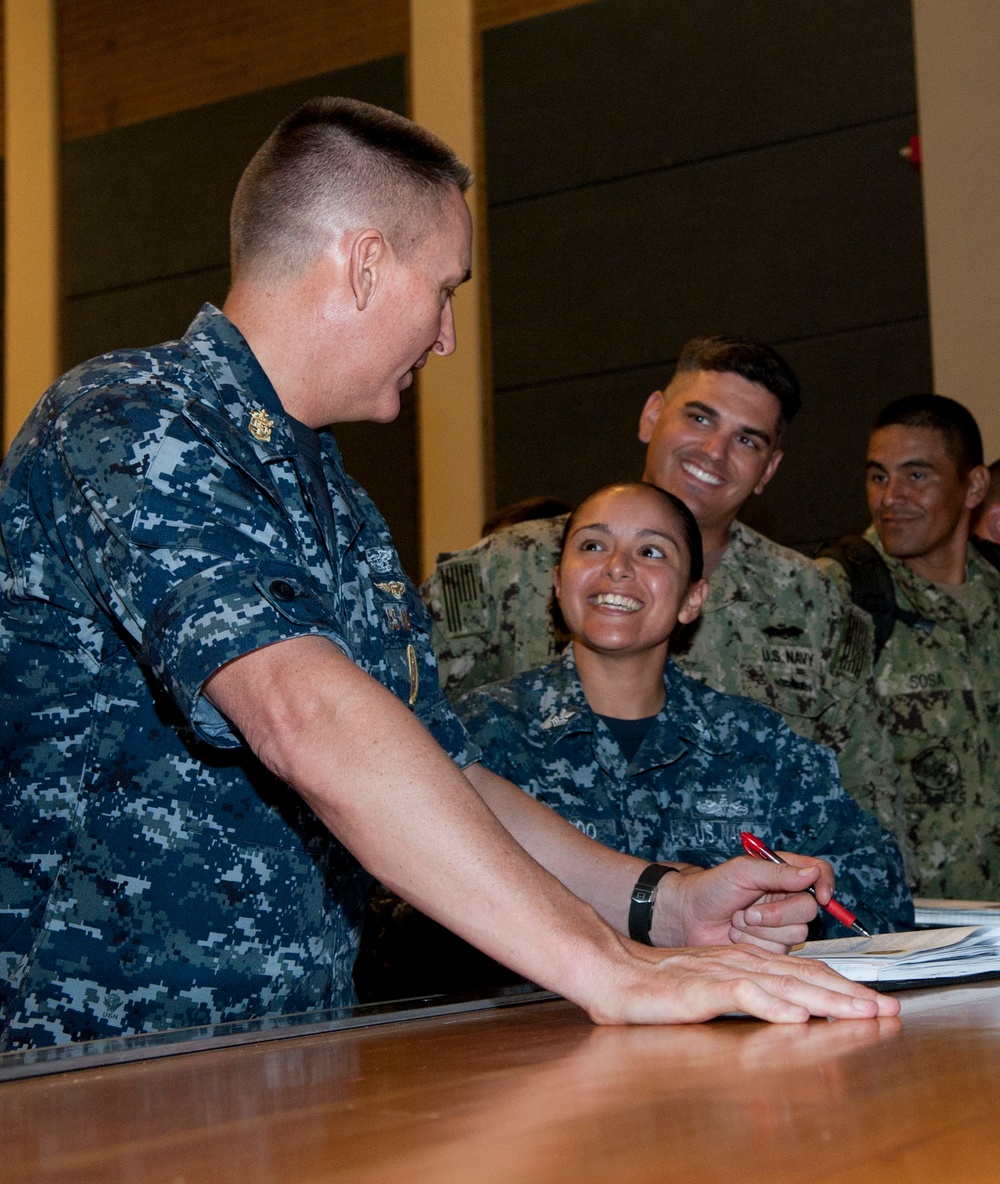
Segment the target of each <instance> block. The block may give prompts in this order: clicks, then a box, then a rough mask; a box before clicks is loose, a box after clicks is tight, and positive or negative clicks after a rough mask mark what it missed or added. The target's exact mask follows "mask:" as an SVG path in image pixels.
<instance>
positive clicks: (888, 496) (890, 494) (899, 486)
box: [882, 477, 906, 506]
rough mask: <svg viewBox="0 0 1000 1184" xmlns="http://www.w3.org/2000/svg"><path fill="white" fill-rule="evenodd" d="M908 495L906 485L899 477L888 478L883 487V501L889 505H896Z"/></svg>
mask: <svg viewBox="0 0 1000 1184" xmlns="http://www.w3.org/2000/svg"><path fill="white" fill-rule="evenodd" d="M905 497H906V487H905V485H904V484H903V481H902V479H901V478H899V477H889V478H888V479H887V480H886V483H885V485H884V486H883V489H882V502H883V504H887V505H890V506H891V505H895V504H898V503H899V502H901V501H903V500H904V499H905Z"/></svg>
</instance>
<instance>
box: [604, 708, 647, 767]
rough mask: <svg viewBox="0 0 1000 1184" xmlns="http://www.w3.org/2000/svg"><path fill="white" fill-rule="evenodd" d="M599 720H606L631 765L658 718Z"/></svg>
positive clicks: (609, 718)
mask: <svg viewBox="0 0 1000 1184" xmlns="http://www.w3.org/2000/svg"><path fill="white" fill-rule="evenodd" d="M597 718H598V719H602V720H604V722H605V724H607V727H608V731H609V732H610V733H611V735H612V736H614V738H615V740H616V742H617V744H618V747H619V748H620V749H621V750H622V755H623V756H624V757H625V760H626V761H628V762H630V763H631V760H632V758H633V757H634V756H635V754H636V753H637V752H638V751H639V746H640V745H641V744H642V742H643V740H645V739H646V736H647V734H648V732H649V729H650V728H651V727H652V726H653V724H654V723H656V718H657V717H656V716H655V715H647V716H646V718H645V719H616V718H615V717H614V716H611V715H599V716H598V717H597Z"/></svg>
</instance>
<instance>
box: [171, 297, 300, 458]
mask: <svg viewBox="0 0 1000 1184" xmlns="http://www.w3.org/2000/svg"><path fill="white" fill-rule="evenodd" d="M184 342H185V344H186V345H187V347H188V348H189V349H190V350H191V352H192V353H193V354H194V355H195V356H196V357H197V359H198V361H199V362H200V363H201V365H202V367H203V368H204V370H205V373H206V374H207V375H208V377H209V378H210V379H211V381H212V384H213V386H214V387H215V389H216V392H217V393H218V396H219V399H220V401H221V402H222V404H223V406H224V407H225V409H226V411H227V413H228V414H229V416H230V418H231V419H232V420H233V421H234V422H235V423H236V425H237V427H238V429H239V430H240V431H241V433H242V434H243V435H244V436H245V438H246V440H247V442H248V443H249V444H250V445H251V446H252V447H253V449H254V451H255V452H256V453H257V455H258V457H259V459H260V460H261V461H263V462H265V463H267V462H268V461H276V460H286V459H288V458H289V457H293V456H295V455H296V454H297V452H298V448H297V445H296V443H295V436H294V434H293V432H292V429H291V425H290V424H289V422H288V416H287V415H286V413H285V409H284V407H283V406H282V405H281V400H280V399H279V398H278V394H277V391H275V389H274V387H273V386H272V384H271V380H270V379H269V378H268V376H267V374H266V373H265V372H264V369H263V367H262V366H261V364H260V362H258V361H257V358H256V356H255V355H254V352H253V350H252V349H251V348H250V346H249V344H248V343H247V340H246V338H245V337H244V336H243V334H242V333H241V332H240V331H239V329H237V328H236V326H235V325H234V324H233V322H232V321H231V320H229V318H228V317H227V316H226V315H225V314H224V313H222V312H220V311H219V309H217V308H216V307H215V305H213V304H203V305H202V307H201V310H200V311H199V313H198V315H197V316H196V317H195V319H194V320H193V321H192V322H191V324H190V326H189V327H188V330H187V332H186V333H185V334H184Z"/></svg>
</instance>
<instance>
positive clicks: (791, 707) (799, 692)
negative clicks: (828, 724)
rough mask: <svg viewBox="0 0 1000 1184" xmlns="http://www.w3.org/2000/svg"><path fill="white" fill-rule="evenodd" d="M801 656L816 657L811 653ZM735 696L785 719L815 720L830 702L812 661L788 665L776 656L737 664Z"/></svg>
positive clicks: (783, 659) (792, 662)
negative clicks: (765, 706)
mask: <svg viewBox="0 0 1000 1184" xmlns="http://www.w3.org/2000/svg"><path fill="white" fill-rule="evenodd" d="M805 655H806V656H807V657H808V658H810V659H812V658H815V657H816V655H815V654H814V652H813V651H812V650H806V651H805ZM737 693H738V694H741V695H744V696H746V697H747V698H749V699H756V700H757V702H758V703H764V704H766V705H767V706H768V707H771V708H773V709H774V710H775V711H777V712H778V713H779V715H782V716H784V717H785V718H786V719H789V718H792V717H796V716H801V717H803V718H805V719H818V718H819V716H821V715H822V714H823V712H824V711H826V710H827V708H828V707H829V706H830V705H831V703H832V702H833V695H832V694H831V692H830V691H829V690H828V689H827V688H826V687H824V686H823V685H822V682H821V679H820V677H819V675H818V673H817V671H816V668H815V663H814V661H806V660H799V661H789V660H788V659H787V658H784V657H781V656H779V655H775V656H772V657H770V658H765V659H761V658H759V657H758V658H757V659H756V660H755V661H752V662H744V663H741V664H740V677H739V691H738V692H737Z"/></svg>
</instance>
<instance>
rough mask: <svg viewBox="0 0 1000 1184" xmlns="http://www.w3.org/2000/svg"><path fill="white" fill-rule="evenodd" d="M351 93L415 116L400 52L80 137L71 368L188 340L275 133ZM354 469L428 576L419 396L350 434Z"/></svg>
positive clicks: (69, 179) (72, 207)
mask: <svg viewBox="0 0 1000 1184" xmlns="http://www.w3.org/2000/svg"><path fill="white" fill-rule="evenodd" d="M320 94H346V95H350V96H352V97H354V98H358V99H362V100H364V101H366V102H372V103H377V104H379V105H380V106H383V107H389V108H391V109H393V110H396V111H401V112H402V111H404V110H405V103H406V87H405V76H404V63H403V59H402V58H400V57H396V58H386V59H383V60H380V61H375V62H371V63H368V64H366V65H364V66H357V67H352V68H350V69H345V70H339V71H337V72H336V73H333V74H325V75H321V76H319V77H316V78H310V79H306V80H305V81H303V82H298V83H295V84H293V85H290V86H282V87H277V88H275V89H273V90H267V91H260V92H257V93H255V94H251V95H247V96H245V97H244V98H239V99H232V100H229V101H227V102H223V103H216V104H213V105H212V106H209V107H201V108H198V109H196V110H192V111H183V112H180V113H178V114H176V115H169V116H165V117H164V118H161V119H154V120H149V121H148V122H146V123H140V124H135V125H132V126H130V127H125V128H118V129H116V130H114V131H110V132H105V133H103V134H101V135H95V136H89V137H86V138H84V139H80V140H75V141H72V142H70V143H68V144H66V145H65V146H64V151H63V199H64V211H65V212H64V218H65V223H64V235H65V260H64V270H65V278H66V285H67V292H68V299H67V303H66V311H65V324H64V335H63V339H64V353H65V363H66V365H67V366H70V365H73V364H75V363H77V362H80V361H83V360H84V359H86V358H89V357H93V356H95V355H96V354H100V353H104V352H105V351H107V350H110V349H116V348H119V347H121V346H141V345H148V344H150V343H152V342H155V341H163V340H167V339H170V338H174V337H177V336H179V335H180V334H181V333H183V332H184V330H185V328H186V327H187V325H188V324H189V323H190V321H191V319H192V318H193V317H194V315H195V313H196V312H197V311H198V309H199V307H200V306H201V304H202V303H203V302H204V301H205V300H211V301H212V302H213V303H216V304H221V303H222V301H223V300H224V299H225V295H226V290H227V288H228V285H229V267H228V257H229V243H228V238H229V229H228V224H229V205H230V202H231V200H232V195H233V190H234V189H235V187H236V183H237V181H238V180H239V177H240V174H241V173H242V171H243V169H244V167H245V166H246V164H247V162H248V161H249V159H250V157H251V156H252V155H253V153H254V152H255V151H256V150H257V148H258V147H259V146H260V144H261V143H262V142H263V140H264V139H265V138H266V137H267V135H268V134H269V133H270V132H271V131H272V130H273V128H274V127H275V125H276V124H277V123H278V122H279V121H280V120H281V119H282V118H283V117H284V116H285V115H287V114H288V113H289V112H290V111H292V110H294V109H295V108H296V107H297V106H299V104H301V103H302V102H304V101H305V100H306V99H308V98H310V97H312V96H313V95H320ZM337 438H338V441H339V442H340V445H341V449H342V451H343V454H344V462H345V465H346V467H347V471H348V472H349V473H351V474H352V476H355V477H357V478H358V480H360V481H361V482H362V484H363V485H365V487H366V488H367V489H368V490H369V492H370V493H371V494H372V496H373V498H374V499H375V502H376V504H377V505H378V506H379V508H380V509H381V510H382V512H383V513H384V514H385V516H386V519H387V520H388V522H389V525H390V528H391V530H392V532H393V536H394V538H395V540H396V543H397V546H398V547H399V550H400V554H401V556H402V559H403V562H404V564H405V565H406V567H407V568H408V569H409V570H410V571H411V572H414V573H416V571H417V566H418V562H417V554H418V552H417V494H418V485H417V472H416V445H415V416H414V411H413V404H412V399H406V400H404V404H403V412H402V413H401V415H400V416H399V418H398V419H397V420H396V422H395V423H394V424H392V425H389V426H378V425H374V424H350V425H346V426H345V427H344V428H342V429H341V430H339V431H338V433H337Z"/></svg>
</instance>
